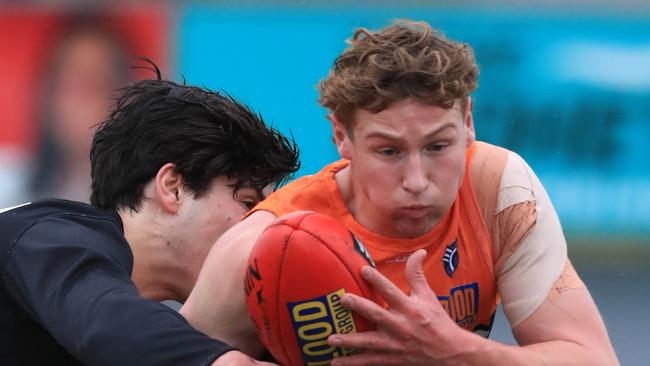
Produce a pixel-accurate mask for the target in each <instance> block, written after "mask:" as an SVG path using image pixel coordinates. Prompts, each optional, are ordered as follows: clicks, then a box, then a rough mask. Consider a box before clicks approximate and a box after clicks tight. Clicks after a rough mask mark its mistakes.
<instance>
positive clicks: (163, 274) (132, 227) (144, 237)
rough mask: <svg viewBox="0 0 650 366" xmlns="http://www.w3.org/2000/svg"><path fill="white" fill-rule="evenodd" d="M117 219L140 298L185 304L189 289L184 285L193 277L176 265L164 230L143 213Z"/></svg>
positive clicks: (177, 262) (190, 281)
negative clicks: (130, 257)
mask: <svg viewBox="0 0 650 366" xmlns="http://www.w3.org/2000/svg"><path fill="white" fill-rule="evenodd" d="M143 211H144V210H143ZM120 216H121V217H122V222H123V223H124V236H125V238H126V240H127V241H128V242H129V246H130V247H131V252H132V253H133V272H132V274H131V278H132V279H133V282H134V283H135V285H136V287H137V288H138V292H139V294H140V295H141V296H143V297H146V298H149V299H153V300H176V301H180V302H183V301H185V300H186V299H187V296H189V289H191V286H183V284H185V283H193V282H192V281H193V279H192V278H191V277H192V275H191V274H190V273H189V271H188V270H187V268H184V267H183V266H180V265H179V264H180V261H179V260H178V257H177V253H175V252H174V251H173V248H174V245H173V243H171V242H170V239H169V238H168V237H167V235H166V234H165V230H164V226H163V225H159V224H158V223H157V222H155V221H152V220H151V219H150V217H147V215H146V214H143V213H142V212H140V213H134V212H129V211H127V212H126V213H125V212H124V211H120Z"/></svg>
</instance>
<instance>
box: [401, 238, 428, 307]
mask: <svg viewBox="0 0 650 366" xmlns="http://www.w3.org/2000/svg"><path fill="white" fill-rule="evenodd" d="M426 256H427V252H426V250H424V249H419V250H417V251H416V252H415V253H413V254H411V255H410V256H409V258H408V260H407V261H406V269H405V275H406V279H407V280H408V283H409V286H411V293H412V294H414V295H416V296H426V297H430V296H434V293H433V290H431V287H429V283H428V282H427V278H426V276H425V275H424V271H423V270H422V262H423V261H424V258H425V257H426Z"/></svg>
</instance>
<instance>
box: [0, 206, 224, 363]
mask: <svg viewBox="0 0 650 366" xmlns="http://www.w3.org/2000/svg"><path fill="white" fill-rule="evenodd" d="M132 269H133V255H132V252H131V249H130V247H129V245H128V243H127V242H126V240H125V239H124V232H123V227H122V221H121V220H120V217H119V215H118V214H117V212H115V211H104V210H100V209H97V208H95V207H93V206H90V205H86V204H82V203H77V202H71V201H64V200H48V201H41V202H37V203H32V204H28V205H25V206H21V207H18V208H15V209H13V210H10V211H7V212H3V213H0V274H1V275H2V282H1V283H0V345H1V346H0V364H1V365H3V366H10V365H39V364H41V363H42V364H48V365H77V364H86V365H120V366H128V365H138V366H144V365H209V364H210V363H211V362H213V361H214V360H215V359H216V358H217V357H218V356H220V355H221V354H222V353H224V352H226V351H228V350H230V349H231V348H230V347H229V346H227V345H225V344H223V343H221V342H219V341H216V340H213V339H211V338H209V337H207V336H206V335H204V334H203V333H200V332H199V331H197V330H195V329H193V328H192V327H191V326H190V325H189V324H188V323H187V321H186V320H185V319H184V318H183V317H182V316H181V315H180V314H178V313H177V312H176V311H174V310H173V309H171V308H169V307H167V306H165V305H164V304H161V303H159V302H156V301H151V300H147V299H145V298H143V297H140V296H139V295H138V292H137V289H136V287H135V284H134V283H133V281H132V280H131V271H132Z"/></svg>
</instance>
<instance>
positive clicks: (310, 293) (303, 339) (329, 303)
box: [245, 211, 378, 366]
mask: <svg viewBox="0 0 650 366" xmlns="http://www.w3.org/2000/svg"><path fill="white" fill-rule="evenodd" d="M364 265H373V266H374V263H372V260H371V259H370V256H369V255H368V253H367V251H366V249H365V248H364V247H363V245H362V244H361V243H360V242H359V241H358V240H357V239H356V238H354V237H353V236H352V234H351V233H350V232H349V231H348V230H347V229H346V228H345V227H344V226H343V225H342V224H341V223H339V222H338V221H336V220H334V219H333V218H331V217H329V216H326V215H323V214H320V213H315V212H310V211H301V212H294V213H290V214H287V215H285V216H283V217H281V218H279V219H278V220H276V221H275V222H274V223H273V224H271V225H270V226H269V227H268V228H267V229H266V230H265V231H264V232H263V233H262V235H260V237H259V238H258V240H257V242H256V243H255V246H254V247H253V251H252V252H251V255H250V258H249V261H248V267H247V272H246V281H245V286H246V295H247V303H248V310H249V312H250V315H251V318H252V319H253V322H254V323H255V326H256V327H257V332H258V335H259V337H260V339H261V340H262V342H263V343H264V345H265V346H266V348H267V349H268V350H269V351H270V352H271V354H272V355H273V356H274V357H275V359H276V360H278V362H280V363H281V364H283V365H312V366H315V365H328V364H329V363H330V361H331V360H332V359H333V358H334V357H339V356H344V355H351V354H355V353H357V352H358V350H356V349H350V348H339V347H333V346H330V345H328V344H327V337H328V336H329V335H330V334H333V333H352V332H358V331H366V330H370V329H372V325H371V324H370V323H369V322H368V321H366V320H365V319H363V318H361V317H359V316H357V315H355V314H353V313H352V312H351V311H350V310H348V309H347V308H345V307H343V305H341V302H340V301H341V296H342V295H343V294H344V293H346V292H347V293H354V294H357V295H360V296H364V297H367V298H370V299H374V300H377V299H378V296H376V295H375V294H374V292H373V291H372V290H371V288H370V287H369V286H368V284H367V283H366V282H365V280H364V279H363V278H362V277H361V267H363V266H364Z"/></svg>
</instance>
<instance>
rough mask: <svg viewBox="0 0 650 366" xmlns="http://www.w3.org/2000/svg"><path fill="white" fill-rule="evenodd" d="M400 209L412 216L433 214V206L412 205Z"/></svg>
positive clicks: (420, 216) (419, 216)
mask: <svg viewBox="0 0 650 366" xmlns="http://www.w3.org/2000/svg"><path fill="white" fill-rule="evenodd" d="M400 211H401V212H402V214H404V215H405V216H408V217H411V218H422V217H425V216H427V215H431V214H432V212H433V206H425V205H411V206H405V207H402V208H400Z"/></svg>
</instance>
